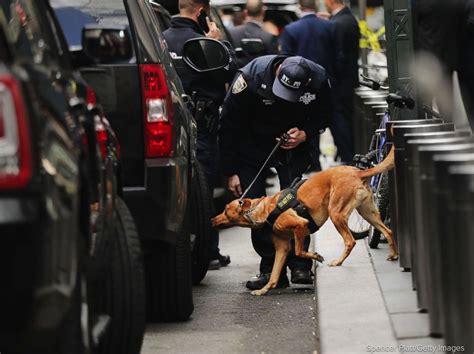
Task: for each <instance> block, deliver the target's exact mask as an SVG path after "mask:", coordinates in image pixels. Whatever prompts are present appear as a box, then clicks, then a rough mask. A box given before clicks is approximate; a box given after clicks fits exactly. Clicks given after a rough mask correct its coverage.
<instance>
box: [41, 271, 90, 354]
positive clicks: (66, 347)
mask: <svg viewBox="0 0 474 354" xmlns="http://www.w3.org/2000/svg"><path fill="white" fill-rule="evenodd" d="M82 282H83V280H82V275H81V272H80V271H78V276H77V278H76V286H75V287H74V291H73V294H72V295H73V296H72V299H71V305H70V307H69V310H68V312H67V313H66V314H65V316H64V319H63V321H62V323H61V325H60V327H59V331H58V336H57V344H56V349H55V350H54V351H53V352H55V353H58V354H86V353H87V352H88V351H87V350H86V348H85V346H84V343H83V336H84V334H83V328H82V326H81V317H82V311H83V309H84V307H83V306H82V303H83V301H82V300H83V296H82V294H81V288H82V285H83V284H82ZM87 335H88V334H87ZM39 352H41V349H39ZM46 352H47V351H46Z"/></svg>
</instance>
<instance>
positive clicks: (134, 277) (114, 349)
mask: <svg viewBox="0 0 474 354" xmlns="http://www.w3.org/2000/svg"><path fill="white" fill-rule="evenodd" d="M104 236H105V237H107V240H106V242H103V243H102V245H103V246H105V247H101V249H100V250H98V252H97V258H98V259H99V261H100V258H101V257H105V259H104V261H105V262H106V263H105V264H104V267H103V269H104V271H105V272H107V275H106V277H105V279H104V284H102V285H100V284H99V285H98V286H99V287H101V288H102V292H101V293H99V294H98V297H97V301H99V305H98V306H99V313H106V314H108V315H109V316H110V317H111V319H110V323H109V326H108V328H107V332H106V334H105V335H104V337H103V340H102V341H101V343H100V346H99V351H98V352H99V353H104V354H105V353H117V354H139V353H140V350H141V346H142V342H143V336H144V334H145V325H146V309H145V306H146V299H145V271H144V263H143V254H142V249H141V245H140V239H139V237H138V233H137V229H136V227H135V222H134V221H133V218H132V216H131V214H130V211H129V210H128V208H127V206H126V204H125V202H124V201H123V200H122V199H120V198H119V197H117V201H116V215H115V220H114V225H113V227H112V228H111V232H109V234H106V235H104ZM100 310H101V311H100Z"/></svg>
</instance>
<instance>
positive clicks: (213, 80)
mask: <svg viewBox="0 0 474 354" xmlns="http://www.w3.org/2000/svg"><path fill="white" fill-rule="evenodd" d="M163 35H164V37H165V40H166V43H167V45H168V49H169V51H170V53H171V55H172V56H173V57H174V58H175V59H179V58H180V57H181V56H182V54H183V47H184V43H186V41H188V40H190V39H194V38H202V37H205V33H204V32H203V30H202V29H201V27H199V24H198V23H197V22H195V21H194V20H192V19H190V18H185V17H175V18H173V19H172V20H171V27H170V28H169V29H167V30H166V31H164V32H163ZM229 47H230V45H229ZM230 52H231V60H232V58H234V60H232V61H231V63H230V64H229V67H227V68H224V69H222V70H219V71H217V72H206V73H198V72H196V71H194V70H192V69H191V68H190V67H188V66H187V65H185V64H184V62H183V61H182V60H176V64H177V65H176V70H177V72H178V75H179V77H180V79H181V82H182V84H183V88H184V91H185V92H186V94H188V95H190V96H192V97H194V98H195V100H196V101H195V104H196V107H197V108H199V109H197V110H196V114H195V118H196V122H197V128H198V129H197V130H198V131H197V151H196V156H197V159H198V161H199V162H200V163H201V164H202V166H203V167H204V170H205V172H206V177H207V181H208V183H209V189H210V191H211V194H212V191H213V190H214V185H215V179H216V174H217V169H216V166H217V120H218V116H219V107H220V105H221V104H222V102H223V100H224V97H225V93H226V91H225V84H226V83H228V82H230V81H231V80H232V78H233V76H234V74H235V72H236V70H237V64H236V62H235V56H234V54H233V51H232V50H230ZM214 126H215V127H216V129H213V127H214ZM211 243H212V245H211V247H212V249H211V256H210V258H211V259H217V257H218V254H219V248H218V243H219V239H218V234H217V231H216V232H214V234H213V237H212V239H211Z"/></svg>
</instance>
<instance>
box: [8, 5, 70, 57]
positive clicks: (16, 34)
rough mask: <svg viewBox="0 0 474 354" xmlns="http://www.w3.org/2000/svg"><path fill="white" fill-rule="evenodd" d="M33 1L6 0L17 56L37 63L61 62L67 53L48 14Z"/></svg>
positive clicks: (9, 34)
mask: <svg viewBox="0 0 474 354" xmlns="http://www.w3.org/2000/svg"><path fill="white" fill-rule="evenodd" d="M37 6H38V4H37V2H36V1H33V0H2V1H1V7H2V10H3V12H4V14H5V17H6V21H7V30H8V37H9V39H10V41H11V44H12V49H13V50H14V52H15V56H16V57H18V58H19V59H26V60H29V61H33V62H35V63H37V64H40V63H42V64H48V65H52V64H53V65H54V64H58V63H59V60H60V56H61V55H62V54H63V53H62V50H61V47H60V45H59V41H58V37H57V34H56V35H55V34H54V32H53V33H52V32H51V29H50V28H49V24H48V22H47V21H48V15H46V16H44V15H41V14H42V12H40V11H39V10H38V7H37Z"/></svg>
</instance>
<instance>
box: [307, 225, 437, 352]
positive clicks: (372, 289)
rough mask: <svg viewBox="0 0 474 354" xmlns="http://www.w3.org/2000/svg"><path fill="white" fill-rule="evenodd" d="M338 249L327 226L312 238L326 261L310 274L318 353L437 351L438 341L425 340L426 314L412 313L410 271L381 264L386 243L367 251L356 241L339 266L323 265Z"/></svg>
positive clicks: (339, 242)
mask: <svg viewBox="0 0 474 354" xmlns="http://www.w3.org/2000/svg"><path fill="white" fill-rule="evenodd" d="M343 247H344V245H343V241H342V237H341V236H340V235H339V234H338V233H337V231H336V230H335V228H334V226H333V225H332V223H331V222H328V223H326V225H324V227H323V228H322V229H321V230H320V231H319V232H318V233H317V235H316V250H317V252H318V253H320V254H321V255H323V256H324V257H325V259H326V262H325V264H323V265H321V266H319V267H318V268H317V272H316V294H317V299H318V315H319V316H318V324H319V335H320V345H321V352H322V353H367V352H378V353H387V352H390V353H398V352H403V353H412V352H417V351H418V352H419V351H420V348H421V349H423V348H425V349H430V352H433V351H434V352H438V353H439V352H441V351H439V350H437V349H438V345H442V340H440V339H433V338H430V337H428V317H427V316H428V315H427V314H421V313H418V310H417V307H416V293H415V292H414V291H413V290H412V288H411V273H406V272H402V271H401V269H400V268H399V266H398V262H388V261H386V257H387V255H388V248H387V245H386V244H381V245H380V248H379V249H376V250H371V249H369V248H368V245H367V241H366V240H360V241H357V245H356V247H354V249H353V251H352V253H351V255H350V256H349V258H348V259H347V260H346V262H345V263H344V264H343V265H342V266H341V267H328V266H327V263H328V262H329V261H331V260H332V259H334V258H336V257H337V256H339V255H340V253H341V252H342V250H343ZM423 346H424V347H423ZM428 346H430V347H428ZM431 349H432V350H431Z"/></svg>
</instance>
